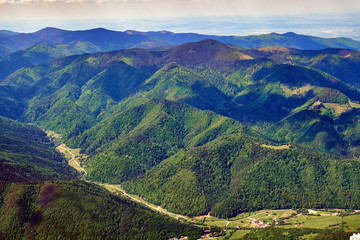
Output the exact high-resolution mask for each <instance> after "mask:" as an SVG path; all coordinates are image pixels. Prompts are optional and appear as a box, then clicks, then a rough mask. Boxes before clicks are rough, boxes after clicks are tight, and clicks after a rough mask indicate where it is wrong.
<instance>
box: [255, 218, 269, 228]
mask: <svg viewBox="0 0 360 240" xmlns="http://www.w3.org/2000/svg"><path fill="white" fill-rule="evenodd" d="M251 224H254V225H256V226H258V227H261V228H264V227H268V226H269V224H268V223H264V222H261V221H259V220H254V221H252V222H251Z"/></svg>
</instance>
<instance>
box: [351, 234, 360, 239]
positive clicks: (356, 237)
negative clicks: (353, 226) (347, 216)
mask: <svg viewBox="0 0 360 240" xmlns="http://www.w3.org/2000/svg"><path fill="white" fill-rule="evenodd" d="M350 240H360V233H358V234H355V233H354V234H353V235H352V236H351V237H350Z"/></svg>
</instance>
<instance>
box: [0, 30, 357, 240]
mask: <svg viewBox="0 0 360 240" xmlns="http://www.w3.org/2000/svg"><path fill="white" fill-rule="evenodd" d="M6 35H7V36H5V37H0V46H1V49H2V50H1V52H2V53H3V58H2V59H1V60H0V73H1V75H0V106H1V107H0V115H1V116H3V117H2V118H1V120H2V122H3V123H4V124H3V125H4V126H5V125H6V124H7V123H8V124H9V125H11V126H16V129H28V130H26V131H27V132H29V134H34V135H36V136H38V137H37V139H40V140H41V139H42V138H43V137H44V136H43V135H41V134H40V133H39V131H38V130H36V128H35V127H28V126H26V125H21V124H20V123H17V122H14V121H13V120H19V121H22V122H27V123H32V124H35V125H38V126H41V127H44V128H46V129H49V130H53V131H56V132H57V133H60V134H61V136H62V141H63V142H65V143H66V144H67V145H68V146H70V147H74V148H81V151H82V153H85V154H87V155H88V158H87V159H86V161H84V162H82V165H83V167H84V168H85V169H86V171H87V172H88V175H87V179H88V180H92V181H97V182H105V183H115V184H122V186H123V187H124V188H125V189H126V190H128V191H130V192H131V193H134V194H138V195H141V196H143V197H146V199H148V200H149V201H150V202H152V203H154V204H157V205H161V206H163V207H164V208H166V209H169V210H170V211H174V212H177V213H181V214H185V215H201V214H206V213H207V212H209V211H211V213H212V214H213V215H215V216H220V217H224V218H228V217H232V216H235V215H237V214H238V213H240V212H243V211H251V210H256V209H266V208H310V207H314V208H351V209H356V208H359V207H360V206H359V202H358V199H359V194H360V179H359V176H360V175H359V173H360V168H359V167H360V166H359V161H358V160H357V158H358V157H359V156H360V151H359V150H360V130H359V129H360V124H359V123H360V121H359V119H360V90H359V88H360V79H359V76H360V52H359V51H358V50H357V49H359V48H360V43H359V42H356V41H353V40H350V39H344V38H338V39H323V38H315V37H311V36H302V35H296V34H294V33H287V34H267V35H259V36H248V37H236V36H232V37H221V36H209V35H199V34H175V33H171V32H165V31H164V32H136V31H126V32H115V31H108V30H105V29H93V30H88V31H65V30H59V29H53V28H46V29H43V30H40V31H38V32H35V33H31V34H8V33H7V34H6ZM209 38H212V39H209ZM110 50H114V51H110ZM102 51H110V52H102ZM8 118H11V119H13V120H10V119H8ZM17 124H19V126H18V125H17ZM2 129H4V136H3V139H4V140H3V142H4V144H6V148H4V149H7V150H6V156H7V157H6V158H3V160H2V161H3V162H5V163H4V164H3V166H4V168H5V169H6V171H7V172H8V175H9V176H12V174H14V175H16V176H18V177H17V178H18V179H20V180H21V179H24V181H28V179H29V175H31V174H27V173H26V171H34V172H35V173H36V174H38V175H39V176H41V177H39V179H37V180H39V181H40V180H54V179H59V180H60V179H62V176H63V172H64V171H65V172H66V171H68V169H67V168H66V167H65V166H64V168H63V169H59V166H62V165H61V164H62V160H61V158H57V155H56V154H54V153H52V154H53V155H51V156H54V160H55V163H54V162H52V160H48V159H46V158H45V159H43V158H44V157H41V158H40V157H39V155H40V156H43V155H41V154H42V152H46V151H51V150H49V149H51V146H50V145H51V144H50V143H48V142H46V141H45V140H41V144H39V143H37V142H31V141H28V140H27V139H28V138H25V139H23V140H22V139H19V138H18V137H17V136H18V135H19V133H17V132H16V131H15V130H11V129H6V128H5V127H3V128H2ZM32 131H34V133H32ZM26 143H28V145H29V146H34V149H36V151H35V150H34V151H30V152H32V154H33V155H34V156H37V157H36V159H40V160H41V161H40V160H39V161H38V162H39V164H40V165H39V169H40V170H38V169H37V168H36V169H35V170H32V167H31V166H29V165H28V163H22V162H19V159H18V156H16V155H15V154H14V152H13V151H12V150H11V149H17V148H19V149H21V150H22V151H23V150H24V151H25V150H26V148H24V147H23V146H24V145H25V144H26ZM14 144H15V146H16V147H14ZM4 146H5V145H4ZM49 146H50V148H49ZM279 146H282V147H279ZM31 148H32V147H30V149H31ZM25 160H26V159H25ZM25 160H24V161H25ZM46 161H48V162H49V164H48V165H46V164H45V165H46V166H43V165H44V164H43V162H46ZM30 162H31V161H30ZM32 163H33V162H32ZM17 165H21V166H23V167H22V168H24V169H30V170H26V171H25V173H24V172H20V173H12V171H13V170H11V169H14V168H15V167H14V166H17ZM30 165H31V164H30ZM47 168H49V169H50V170H49V169H48V170H46V169H47ZM41 169H45V170H41ZM41 171H47V172H48V173H46V174H45V173H44V174H42V173H41ZM69 171H70V170H69ZM52 172H56V174H58V175H59V176H57V175H56V174H54V178H50V179H48V176H49V174H51V173H52ZM71 174H73V173H71V171H70V175H69V178H72V177H74V176H73V175H71ZM65 175H66V174H65ZM9 179H10V177H8V178H6V179H3V180H4V181H7V182H8V181H9ZM20 180H19V181H20ZM6 184H8V183H6ZM42 184H43V183H42ZM51 184H53V183H51ZM64 184H65V185H66V186H65V185H64ZM67 184H70V185H71V186H70V185H69V186H68V185H67ZM72 184H75V185H76V186H73V185H72ZM55 185H56V187H55V188H57V187H59V188H60V189H65V190H64V191H65V193H64V194H65V195H66V194H67V193H66V191H67V190H66V189H68V188H69V189H70V188H79V189H86V188H87V185H86V184H84V183H76V182H75V183H59V184H58V183H56V184H55ZM62 185H64V186H62ZM41 186H42V185H41ZM7 187H8V185H6V186H5V187H4V189H5V190H6V189H7ZM34 188H35V189H42V187H39V186H37V185H36V186H35V187H34ZM90 188H95V187H94V186H93V187H90ZM5 190H4V192H5ZM14 191H15V190H14ZM82 191H86V190H77V192H82ZM94 191H95V192H96V191H97V190H94ZM38 192H39V191H38ZM39 193H40V195H39V196H41V191H40V192H39ZM90 194H93V190H91V191H90ZM101 194H103V193H101ZM104 194H105V193H104ZM105 195H106V194H105ZM4 196H6V197H4V199H5V198H7V196H8V195H4ZM21 196H22V195H21ZM34 196H35V195H34ZM60 196H63V195H61V194H60ZM93 197H94V196H93ZM35 198H36V197H34V199H35ZM105 198H106V199H109V198H111V199H112V200H108V201H110V202H111V201H119V200H116V199H115V200H114V199H113V198H112V197H109V196H106V197H105ZM64 201H65V200H64ZM99 201H100V200H99ZM120 202H121V201H120ZM116 204H117V203H116ZM5 207H6V206H5V205H4V206H3V208H4V209H5ZM118 207H119V206H118ZM4 211H5V210H4ZM96 211H97V210H96ZM134 211H135V210H134ZM141 211H142V210H141ZM142 214H143V213H139V216H140V215H142ZM144 214H145V213H144ZM145 215H146V214H145ZM29 216H30V215H29ZM139 218H141V217H139ZM27 221H28V220H27ZM156 221H163V220H160V219H159V220H156ZM164 221H166V220H164ZM28 223H29V221H28ZM29 224H30V225H31V221H30V223H29ZM135 225H136V224H135ZM166 226H167V225H166ZM188 227H189V228H188V231H189V232H191V234H194V235H196V234H198V233H196V231H195V230H194V229H193V228H191V227H190V226H188ZM179 228H180V226H179ZM24 229H25V228H24ZM24 231H25V230H24ZM29 231H30V230H29ZM36 231H37V230H36ZM39 231H40V230H39ZM41 231H42V230H41ZM41 231H40V232H41ZM164 231H165V230H164ZM166 231H167V230H166ZM25 232H26V233H28V230H26V231H25ZM178 233H179V232H178V231H177V230H176V231H175V232H171V234H172V235H174V236H175V235H176V234H178ZM19 234H21V233H19ZM171 234H164V236H165V235H166V236H169V235H171ZM109 236H110V235H109ZM124 236H125V235H124ZM162 237H163V236H162Z"/></svg>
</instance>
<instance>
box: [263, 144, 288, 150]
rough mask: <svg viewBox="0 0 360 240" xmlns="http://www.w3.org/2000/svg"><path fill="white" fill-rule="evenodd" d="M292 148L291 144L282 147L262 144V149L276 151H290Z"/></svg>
mask: <svg viewBox="0 0 360 240" xmlns="http://www.w3.org/2000/svg"><path fill="white" fill-rule="evenodd" d="M290 146H291V145H290V144H286V145H281V146H272V145H266V144H261V147H264V148H270V149H275V150H283V149H289V148H290Z"/></svg>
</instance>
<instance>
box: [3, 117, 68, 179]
mask: <svg viewBox="0 0 360 240" xmlns="http://www.w3.org/2000/svg"><path fill="white" fill-rule="evenodd" d="M0 132H1V134H0V168H1V174H0V181H11V182H24V181H39V180H50V179H58V180H68V179H71V178H74V177H75V172H74V171H73V170H72V169H71V168H70V167H69V166H68V164H67V163H66V162H65V159H64V158H63V157H62V156H61V154H60V153H59V152H57V151H56V150H55V146H54V145H53V144H52V143H51V142H50V141H49V140H48V138H47V136H46V134H45V133H44V132H43V131H42V130H40V129H39V128H37V127H35V126H30V125H25V124H22V123H19V122H17V121H14V120H11V119H8V118H4V117H0Z"/></svg>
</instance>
